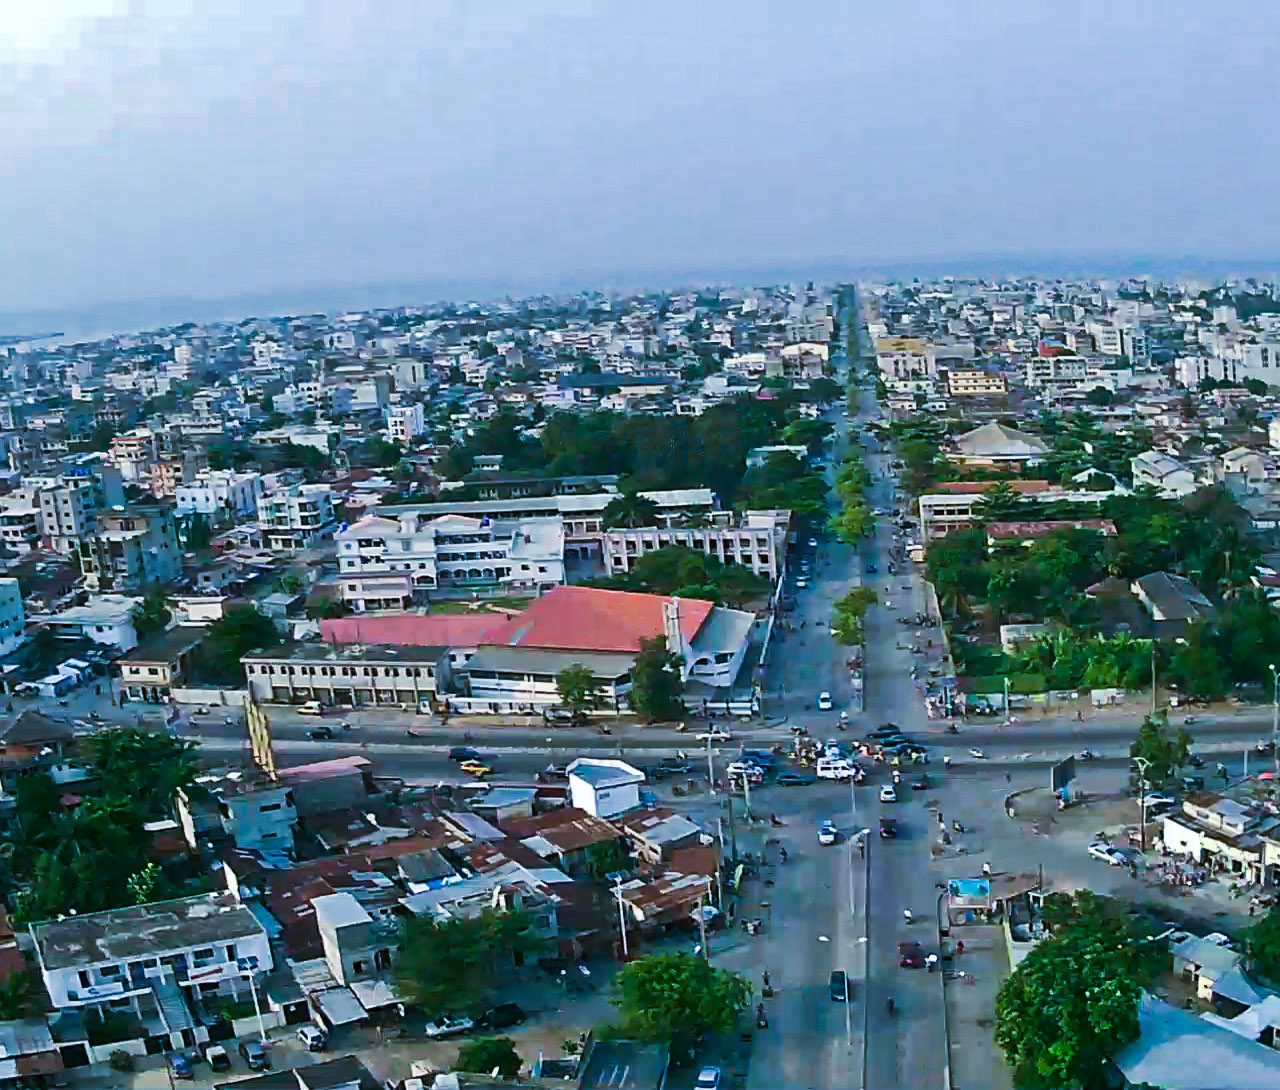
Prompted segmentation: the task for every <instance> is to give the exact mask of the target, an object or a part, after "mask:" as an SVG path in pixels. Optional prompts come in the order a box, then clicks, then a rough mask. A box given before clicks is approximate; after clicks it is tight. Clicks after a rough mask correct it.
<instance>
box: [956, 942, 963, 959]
mask: <svg viewBox="0 0 1280 1090" xmlns="http://www.w3.org/2000/svg"><path fill="white" fill-rule="evenodd" d="M963 953H964V939H961V940H960V941H959V942H958V943H956V957H959V956H960V955H961V954H963Z"/></svg>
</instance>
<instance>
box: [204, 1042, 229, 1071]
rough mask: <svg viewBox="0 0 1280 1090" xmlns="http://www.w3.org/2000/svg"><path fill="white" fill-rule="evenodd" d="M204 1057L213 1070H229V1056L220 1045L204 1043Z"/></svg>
mask: <svg viewBox="0 0 1280 1090" xmlns="http://www.w3.org/2000/svg"><path fill="white" fill-rule="evenodd" d="M204 1058H205V1059H206V1060H208V1061H209V1066H210V1067H211V1068H213V1070H214V1071H230V1070H231V1056H230V1054H229V1053H228V1052H227V1050H226V1049H225V1048H223V1047H222V1046H221V1045H205V1046H204Z"/></svg>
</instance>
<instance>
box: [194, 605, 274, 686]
mask: <svg viewBox="0 0 1280 1090" xmlns="http://www.w3.org/2000/svg"><path fill="white" fill-rule="evenodd" d="M279 642H280V634H279V633H278V632H277V631H276V626H275V625H274V624H273V623H272V622H271V618H269V617H264V616H263V615H262V614H261V613H259V612H258V611H257V610H256V609H254V608H253V606H232V607H230V608H229V609H228V610H227V611H226V612H225V613H224V614H223V615H222V616H221V617H220V618H219V619H218V620H216V621H214V622H213V624H211V625H210V626H209V631H208V634H207V635H206V636H205V638H204V641H203V642H202V643H201V645H200V657H199V667H198V668H199V672H200V674H201V675H202V676H204V677H205V678H207V679H208V680H209V681H211V682H215V683H217V684H219V685H236V684H238V683H239V682H240V681H241V679H242V678H243V677H244V669H243V667H242V666H241V665H240V659H241V658H242V657H243V656H244V655H246V654H247V653H248V652H250V651H257V650H263V649H266V648H269V647H275V646H276V645H277V644H278V643H279Z"/></svg>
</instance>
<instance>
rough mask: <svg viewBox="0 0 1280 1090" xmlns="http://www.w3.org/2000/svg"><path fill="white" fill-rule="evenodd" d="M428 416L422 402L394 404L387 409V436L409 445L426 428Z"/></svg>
mask: <svg viewBox="0 0 1280 1090" xmlns="http://www.w3.org/2000/svg"><path fill="white" fill-rule="evenodd" d="M426 426H427V425H426V417H425V416H424V414H423V412H422V406H421V405H420V404H417V403H415V404H413V405H392V406H391V408H389V409H388V410H387V438H388V439H390V440H391V442H393V443H399V444H400V446H401V447H408V446H409V445H410V444H411V443H412V442H413V441H414V440H415V439H417V438H418V436H419V435H421V434H422V433H423V432H424V431H425V430H426Z"/></svg>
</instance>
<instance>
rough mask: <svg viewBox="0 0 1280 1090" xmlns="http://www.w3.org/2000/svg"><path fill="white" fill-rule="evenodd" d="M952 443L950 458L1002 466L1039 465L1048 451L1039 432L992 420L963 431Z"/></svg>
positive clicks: (983, 464)
mask: <svg viewBox="0 0 1280 1090" xmlns="http://www.w3.org/2000/svg"><path fill="white" fill-rule="evenodd" d="M952 446H953V448H954V449H953V451H952V452H950V453H949V454H948V457H949V458H951V459H952V460H953V461H956V462H962V463H963V464H965V465H974V466H991V467H1001V468H1010V467H1012V468H1018V467H1026V466H1034V465H1038V464H1039V463H1040V462H1042V461H1044V458H1045V455H1046V454H1048V452H1049V446H1048V444H1047V443H1046V442H1045V441H1044V440H1043V439H1041V438H1040V437H1039V436H1038V435H1032V434H1031V433H1030V432H1025V431H1019V430H1018V429H1017V428H1010V427H1007V426H1006V425H1004V424H998V423H994V422H993V423H990V424H983V425H982V426H981V427H978V428H974V429H973V431H969V432H965V433H964V435H961V436H958V437H957V438H956V439H955V440H954V441H953V444H952Z"/></svg>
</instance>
